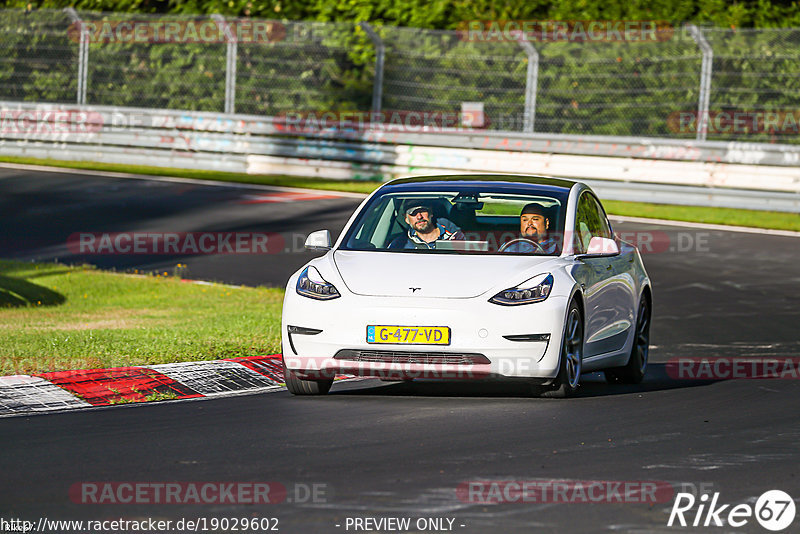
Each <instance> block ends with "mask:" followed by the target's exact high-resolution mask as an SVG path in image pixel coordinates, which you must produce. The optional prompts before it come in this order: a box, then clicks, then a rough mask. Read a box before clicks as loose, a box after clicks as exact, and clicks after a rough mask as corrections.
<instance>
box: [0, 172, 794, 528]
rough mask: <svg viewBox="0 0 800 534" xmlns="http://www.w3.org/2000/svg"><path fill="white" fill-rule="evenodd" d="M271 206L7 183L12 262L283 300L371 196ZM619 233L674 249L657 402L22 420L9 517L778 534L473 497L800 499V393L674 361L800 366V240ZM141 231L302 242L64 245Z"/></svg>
mask: <svg viewBox="0 0 800 534" xmlns="http://www.w3.org/2000/svg"><path fill="white" fill-rule="evenodd" d="M274 193H275V194H278V193H285V192H281V191H277V192H274ZM271 194H273V193H271V192H269V191H267V190H266V189H263V188H258V189H249V188H241V187H233V186H231V187H219V186H207V185H198V184H193V183H181V182H159V181H152V180H136V179H123V178H102V177H95V176H88V177H83V176H80V175H77V174H61V173H46V172H34V171H26V170H12V169H0V257H3V258H24V259H34V258H35V259H39V260H48V259H54V258H58V259H59V260H60V261H66V262H78V261H89V262H91V263H94V264H96V265H99V266H101V267H103V268H111V267H114V268H117V269H120V270H133V269H139V270H170V269H172V268H173V267H174V265H175V264H176V263H178V262H181V263H185V264H187V265H188V270H189V275H190V276H191V277H193V278H202V279H208V280H218V281H223V282H230V283H241V284H249V285H257V284H265V285H277V286H282V285H283V284H284V282H285V280H286V278H287V277H288V276H289V274H290V273H291V272H293V271H294V270H295V269H296V268H297V267H299V266H300V265H302V264H303V263H304V262H305V261H307V259H308V258H309V257H311V255H310V254H309V253H306V252H302V251H300V246H297V247H295V246H294V245H293V244H290V242H291V241H292V240H294V239H295V238H294V237H293V236H294V235H301V236H304V235H306V234H307V233H308V232H310V231H312V230H316V229H320V228H328V229H330V230H331V231H332V233H333V234H334V235H336V234H337V233H338V232H339V230H340V229H341V228H342V227H343V225H344V223H345V222H346V219H347V217H348V216H349V215H350V213H351V212H352V210H353V209H354V207H355V206H356V205H357V204H358V202H359V200H358V199H357V198H348V197H341V198H322V199H319V198H318V199H305V200H303V199H302V198H296V197H293V198H291V199H288V197H286V198H283V199H282V200H280V201H276V200H274V199H273V200H264V199H265V198H269V195H271ZM259 195H262V197H260V198H261V200H259V201H257V202H251V201H253V200H254V197H258V196H259ZM276 198H280V195H278V197H276ZM615 230H616V231H617V232H622V233H633V232H640V231H641V232H647V235H650V236H652V235H655V236H657V239H656V242H657V243H660V244H659V245H658V246H656V247H655V248H657V249H659V250H658V251H655V252H653V253H650V254H646V255H645V264H646V267H647V269H648V272H649V274H650V276H651V278H652V279H653V281H654V293H655V302H654V317H653V329H652V331H651V342H652V349H651V354H650V358H651V365H650V367H649V368H648V374H647V377H646V378H645V381H644V383H642V384H641V385H639V386H623V385H607V384H605V383H604V382H603V381H602V380H601V379H600V377H599V375H597V376H596V375H591V376H588V377H584V378H585V381H584V383H583V385H582V387H581V391H580V395H579V396H578V397H576V398H574V399H569V400H549V399H535V398H529V397H527V396H526V391H525V390H524V389H521V388H519V387H499V386H498V385H496V384H488V383H471V384H464V383H447V384H438V383H430V382H426V383H412V384H398V383H384V382H380V381H377V380H365V381H352V382H342V383H337V384H335V385H334V387H333V389H332V391H331V393H330V394H329V395H328V396H326V397H322V398H294V397H292V396H291V395H290V394H289V393H288V392H285V391H281V392H277V393H268V394H262V395H250V396H239V397H227V398H219V399H205V400H200V401H184V402H169V403H161V404H147V405H137V406H130V405H127V406H117V407H111V408H100V409H93V410H91V411H79V412H69V413H60V414H52V415H41V416H33V417H12V418H6V419H2V420H0V450H1V451H2V454H0V473H2V483H0V514H2V517H4V518H9V517H17V518H23V519H26V520H29V521H33V522H37V521H38V520H39V519H40V518H43V517H46V518H48V519H50V520H52V519H87V520H88V519H91V520H111V519H119V518H123V519H143V518H154V519H164V520H173V521H176V520H179V519H181V518H184V519H190V520H197V519H199V518H205V520H206V521H209V520H210V519H211V518H271V517H274V518H277V519H278V527H279V529H280V531H281V532H289V533H293V532H300V533H316V532H322V533H325V532H355V531H357V530H355V529H354V526H353V525H354V524H355V523H354V518H366V517H370V518H380V517H383V518H388V517H397V518H411V525H412V527H411V528H410V529H409V530H408V531H410V532H418V531H420V530H421V529H417V528H416V523H415V521H416V520H417V519H418V518H434V519H444V522H443V524H442V525H439V526H440V527H442V526H443V527H444V528H439V529H435V528H428V529H427V531H428V532H431V531H436V532H444V531H448V530H446V529H447V528H450V529H451V530H449V531H452V532H464V533H489V532H492V533H494V532H498V533H503V532H535V531H542V532H554V531H559V532H602V531H623V532H673V531H679V532H682V531H703V532H706V531H710V532H767V531H766V530H765V529H764V528H762V527H761V526H760V525H759V524H758V523H757V522H756V521H755V519H754V518H750V520H749V522H748V523H747V524H746V525H745V526H743V527H741V528H733V527H732V526H730V525H729V526H727V527H725V528H720V527H714V526H711V527H707V528H702V527H701V528H697V529H692V528H691V527H690V528H688V529H687V528H683V529H681V528H678V527H675V526H673V527H668V526H667V520H668V518H669V515H670V510H671V508H672V504H673V501H674V499H675V495H674V494H673V493H672V492H670V493H669V494H668V495H667V496H666V497H665V498H661V499H658V502H656V503H641V502H619V500H618V499H617V500H615V499H614V498H613V495H612V496H611V497H609V498H607V499H605V500H607V501H610V502H602V499H601V502H592V503H587V502H568V503H564V502H504V503H499V504H495V503H488V504H487V503H481V502H476V500H475V499H471V498H467V497H466V496H465V495H464V493H461V492H459V491H457V490H458V488H459V487H462V488H463V487H464V486H463V484H465V483H469V482H470V481H487V480H488V481H539V482H543V481H545V482H553V481H559V482H561V483H566V484H572V485H573V486H572V487H574V485H575V484H578V485H579V484H580V483H581V482H587V483H588V482H590V481H607V482H612V483H613V482H620V483H625V482H631V481H634V482H635V481H653V482H656V483H659V484H662V483H663V484H666V485H668V486H669V487H671V488H672V489H673V490H674V491H676V492H677V491H681V490H683V491H686V492H690V493H694V494H697V495H698V497H699V496H700V495H702V494H707V495H709V497H710V496H711V495H712V494H714V493H716V492H719V497H718V498H719V503H720V504H722V503H725V504H728V503H730V504H737V503H747V504H749V505H750V506H753V505H754V504H755V502H756V499H757V498H758V496H759V495H761V494H762V493H763V492H765V491H767V490H771V489H780V490H783V491H785V492H787V493H789V494H790V495H791V496H792V497H793V498H794V500H795V502H797V500H798V497H800V468H799V467H798V464H799V462H798V461H799V460H800V445H798V443H800V381H798V380H796V379H794V380H793V379H783V380H763V379H761V380H759V379H747V380H691V379H680V378H675V377H673V376H671V373H668V372H667V367H666V365H665V364H666V363H667V362H668V361H669V360H670V359H671V358H678V357H754V358H766V357H798V356H800V336H799V335H798V325H800V268H798V265H800V239H798V238H796V237H783V236H773V235H761V234H748V233H738V232H728V231H717V230H702V229H694V228H691V227H677V226H658V225H644V224H632V223H617V224H615ZM133 231H148V232H203V231H208V232H223V231H225V232H227V231H234V232H237V231H242V232H255V231H266V232H275V233H279V234H281V235H282V236H283V239H284V242H285V244H286V246H285V247H284V249H283V251H279V252H276V253H275V254H250V255H231V254H228V255H198V256H191V257H186V256H180V257H178V256H163V255H149V256H148V255H103V256H94V255H80V254H73V253H71V251H70V249H69V247H68V246H66V242H67V240H68V238H69V236H70V235H72V234H74V233H76V232H133ZM299 243H300V244H302V238H300V241H299ZM85 482H133V483H135V482H140V483H167V482H181V483H187V482H197V483H204V482H237V483H249V482H272V483H279V484H281V485H282V487H285V488H286V489H287V492H288V493H287V497H286V499H285V500H282V501H283V502H281V503H276V504H267V505H263V504H259V505H253V504H230V503H223V504H194V503H190V504H102V505H101V504H82V503H76V502H73V500H71V497H70V488H71V487H73V485H75V484H81V483H85ZM313 485H317V486H316V489H317V495H316V497H315V498H314V497H311V496H310V494H309V492H308V491H307V490H308V489H309V488H312V487H314V486H313ZM73 499H75V498H74V495H73ZM75 500H78V501H80V499H75ZM510 500H513V499H510ZM519 500H521V499H517V501H519ZM545 500H547V499H545ZM552 500H553V499H550V501H552ZM573 500H575V499H573ZM578 500H579V499H578ZM623 500H625V499H623ZM628 500H635V499H628ZM695 511H696V508H694V509H692V512H691V513H687V514H686V517H687V520H689V521H692V520H693V519H694V513H695ZM726 514H727V512H725V514H723V516H722V517H725V515H726ZM447 519H452V520H453V522H452V526H451V527H448V525H449V524H450V523H449V522H448V521H447ZM703 519H705V517H704V518H703ZM348 525H349V527H348ZM798 525H800V518H797V519H795V521H794V523H793V525H792V527H790V528H789V529H787V530H786V532H789V531H797V527H798ZM423 526H427V527H432V524H430V523H428V524H426V525H423ZM433 526H436V525H435V524H433ZM184 530H186V529H184ZM199 530H202V529H199ZM224 530H232V529H231V528H227V529H224ZM65 531H66V530H65ZM173 531H174V530H173ZM246 531H248V532H258V531H262V530H252V529H246ZM361 531H362V532H364V531H369V532H376V531H378V530H372V529H371V530H361ZM380 531H383V532H386V531H392V530H390V529H388V528H384V529H383V530H380Z"/></svg>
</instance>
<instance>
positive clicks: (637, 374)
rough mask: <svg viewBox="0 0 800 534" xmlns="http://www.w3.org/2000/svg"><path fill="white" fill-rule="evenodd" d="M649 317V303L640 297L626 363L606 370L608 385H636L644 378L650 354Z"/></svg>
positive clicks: (645, 298) (643, 297)
mask: <svg viewBox="0 0 800 534" xmlns="http://www.w3.org/2000/svg"><path fill="white" fill-rule="evenodd" d="M650 317H651V312H650V302H649V301H648V300H647V297H645V296H644V295H642V299H641V300H640V301H639V309H638V311H637V312H636V331H635V334H634V338H633V346H632V347H631V354H630V357H629V358H628V363H627V365H625V366H624V367H615V368H613V369H606V371H605V375H606V382H608V383H609V384H638V383H639V382H641V381H642V379H643V378H644V374H645V373H646V372H647V358H648V355H649V353H650Z"/></svg>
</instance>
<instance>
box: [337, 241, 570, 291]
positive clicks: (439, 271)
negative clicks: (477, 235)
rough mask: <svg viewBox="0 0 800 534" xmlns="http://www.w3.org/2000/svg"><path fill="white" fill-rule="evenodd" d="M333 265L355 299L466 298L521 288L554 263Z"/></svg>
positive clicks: (414, 260) (377, 257)
mask: <svg viewBox="0 0 800 534" xmlns="http://www.w3.org/2000/svg"><path fill="white" fill-rule="evenodd" d="M333 260H334V263H335V264H336V268H337V269H338V271H339V274H340V275H341V277H342V280H344V283H345V285H346V286H347V288H348V289H349V290H350V291H352V292H353V293H355V294H357V295H365V296H381V297H383V296H385V297H411V296H414V297H428V298H470V297H477V296H478V295H481V294H483V293H486V292H487V291H489V290H490V289H492V288H494V287H495V286H497V285H498V284H500V285H502V286H503V287H501V288H499V289H498V290H497V291H500V290H502V289H504V288H506V287H511V286H514V285H517V284H519V283H522V282H524V281H525V280H527V279H528V278H530V277H531V276H535V275H537V274H539V273H541V272H544V270H547V268H548V267H549V265H547V264H550V263H552V262H553V261H554V260H555V258H554V257H552V256H548V257H536V256H511V255H507V256H501V255H498V256H479V255H464V254H426V253H413V252H408V253H403V252H373V251H342V250H337V251H336V252H335V253H334V255H333ZM411 288H418V289H416V290H413V291H412V289H411Z"/></svg>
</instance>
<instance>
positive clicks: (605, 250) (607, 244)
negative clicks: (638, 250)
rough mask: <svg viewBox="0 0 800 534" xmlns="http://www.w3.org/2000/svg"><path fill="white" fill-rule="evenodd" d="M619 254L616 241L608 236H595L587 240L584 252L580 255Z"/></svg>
mask: <svg viewBox="0 0 800 534" xmlns="http://www.w3.org/2000/svg"><path fill="white" fill-rule="evenodd" d="M618 254H619V246H617V242H616V241H614V240H613V239H610V238H608V237H599V236H595V237H593V238H592V239H591V240H589V247H588V248H587V249H586V254H582V256H616V255H618Z"/></svg>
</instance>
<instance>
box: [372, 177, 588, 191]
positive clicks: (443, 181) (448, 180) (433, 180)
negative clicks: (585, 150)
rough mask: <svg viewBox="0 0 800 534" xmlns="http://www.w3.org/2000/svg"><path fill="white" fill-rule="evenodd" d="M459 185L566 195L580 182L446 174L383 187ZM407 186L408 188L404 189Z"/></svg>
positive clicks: (540, 178) (394, 182)
mask: <svg viewBox="0 0 800 534" xmlns="http://www.w3.org/2000/svg"><path fill="white" fill-rule="evenodd" d="M454 182H457V183H458V185H465V186H480V185H481V184H486V182H493V183H495V184H498V185H499V183H505V184H508V185H533V186H545V187H546V188H547V189H561V190H563V192H564V193H566V192H567V191H569V190H570V189H572V187H573V186H574V185H575V184H576V183H579V182H575V181H572V180H564V179H562V178H553V177H551V176H535V175H523V174H444V175H439V176H412V177H409V178H397V179H395V180H392V181H390V182H387V183H386V184H384V186H383V187H391V188H392V189H394V188H396V187H397V186H401V187H397V188H398V189H404V190H408V189H413V188H414V186H421V185H425V186H431V185H449V186H453V185H455V184H454ZM402 186H407V187H402Z"/></svg>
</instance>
